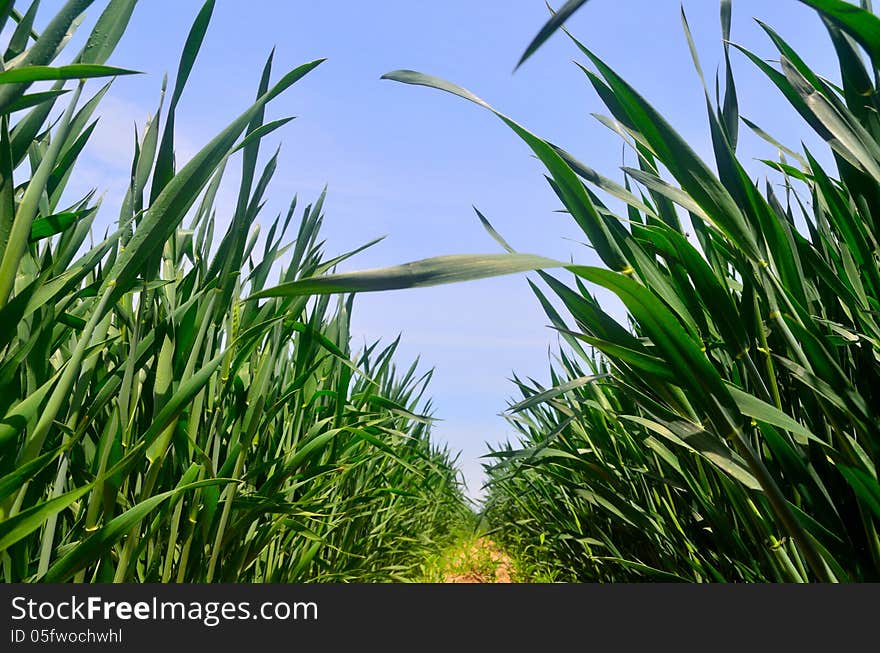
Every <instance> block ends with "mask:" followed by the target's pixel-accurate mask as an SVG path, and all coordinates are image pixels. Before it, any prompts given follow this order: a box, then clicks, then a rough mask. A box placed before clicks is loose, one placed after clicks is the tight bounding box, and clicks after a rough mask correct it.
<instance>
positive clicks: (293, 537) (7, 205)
mask: <svg viewBox="0 0 880 653" xmlns="http://www.w3.org/2000/svg"><path fill="white" fill-rule="evenodd" d="M12 4H13V3H12V2H4V3H2V6H3V10H2V14H0V27H2V26H3V25H4V24H8V25H11V27H10V28H9V31H8V33H9V34H10V37H9V42H8V45H7V48H6V50H5V54H3V69H4V71H3V72H0V416H2V419H0V574H2V578H3V580H4V581H6V582H11V581H23V580H24V581H66V580H76V581H86V582H90V581H117V582H118V581H153V582H156V581H162V582H168V581H178V582H193V581H207V582H211V581H227V582H233V581H272V582H288V581H348V580H360V581H364V580H388V579H394V578H413V577H415V576H416V575H417V574H419V573H420V566H421V564H422V563H423V561H424V560H425V558H426V556H427V554H429V553H432V552H433V551H434V550H435V549H436V548H437V546H439V545H440V544H443V543H444V542H446V540H447V538H448V533H449V524H450V521H451V520H454V519H456V517H457V516H460V515H462V514H463V511H465V510H466V508H465V507H464V500H463V497H462V494H461V489H460V486H459V482H458V478H457V472H456V471H455V468H454V466H453V460H452V459H451V457H450V455H449V454H448V453H447V452H446V450H444V449H440V448H438V447H436V446H435V445H434V444H432V442H431V440H430V437H429V436H430V419H429V417H427V416H426V415H425V414H424V413H427V412H430V404H429V402H427V401H426V400H425V399H424V398H423V394H424V392H425V388H426V384H427V383H428V380H429V378H430V373H428V374H422V373H420V372H419V371H418V369H417V366H416V365H412V366H410V367H408V368H404V369H402V370H401V369H398V368H397V366H396V364H395V362H394V356H395V350H396V343H394V344H391V345H390V346H387V347H384V348H383V347H382V346H380V345H379V344H378V343H377V344H373V345H372V346H370V347H367V348H366V350H364V351H362V352H360V353H353V352H351V351H350V350H349V331H348V329H349V317H350V313H351V310H352V304H353V299H352V296H350V295H348V296H342V297H340V298H339V300H338V301H336V300H333V301H331V300H330V299H329V298H327V297H323V298H317V299H310V298H308V297H290V298H270V299H258V298H257V297H255V295H256V293H258V292H260V291H262V290H265V289H266V288H267V286H268V285H270V280H273V279H276V278H277V279H278V280H279V281H280V282H281V283H285V282H290V281H294V280H296V279H299V278H301V277H309V276H313V275H320V274H322V273H323V272H326V271H328V270H331V269H332V268H334V267H335V265H336V264H337V263H339V262H340V261H341V260H343V259H344V258H346V257H347V256H349V254H346V255H344V256H341V257H337V258H333V259H326V258H325V257H324V255H323V242H322V241H320V240H319V229H320V226H321V221H322V201H323V197H320V198H318V200H317V201H316V202H315V203H314V204H312V205H309V206H308V207H306V208H305V209H303V210H300V209H297V203H296V199H295V198H294V200H293V202H291V204H290V209H289V211H288V212H287V213H286V215H282V216H278V217H277V218H275V219H274V220H271V221H270V222H269V228H268V231H267V232H266V235H265V238H264V239H263V240H262V242H261V241H260V239H259V238H258V234H259V230H258V227H257V225H256V223H255V220H256V219H257V217H258V216H259V215H260V213H261V209H262V208H263V203H264V200H265V196H266V192H267V189H268V187H269V184H270V181H271V179H272V176H273V173H274V172H275V168H276V156H277V153H276V156H270V157H268V158H266V157H261V156H260V151H259V150H260V142H261V139H263V138H264V137H265V136H267V135H268V134H270V133H272V132H273V131H275V130H276V129H278V128H280V127H282V126H283V125H284V123H286V122H287V119H282V120H275V121H270V122H267V121H266V120H265V110H266V105H267V104H268V103H269V102H270V101H271V100H272V99H273V98H274V97H276V96H277V95H279V94H280V93H282V92H284V91H286V90H287V89H288V88H289V87H290V86H291V85H292V84H293V83H294V82H296V81H297V80H299V79H300V78H301V77H303V76H304V75H306V74H307V73H309V72H310V71H311V70H312V69H313V68H315V67H316V66H317V65H318V64H319V63H320V61H313V62H311V63H307V64H304V65H303V66H300V67H298V68H296V69H294V70H293V71H290V72H289V73H287V74H285V75H284V76H282V77H281V78H280V80H279V81H277V82H275V83H274V84H272V83H271V82H270V78H271V77H272V58H271V57H270V58H269V60H268V61H267V62H266V66H265V68H264V70H263V73H262V76H261V78H260V81H259V87H258V89H257V93H256V100H255V102H254V104H253V105H252V106H251V107H249V108H247V109H246V110H245V111H244V112H243V113H242V114H241V115H240V116H239V117H237V118H236V119H235V120H234V121H233V122H232V123H231V124H230V125H229V127H227V128H226V129H225V130H224V131H222V132H221V133H220V134H218V135H217V137H216V138H214V139H213V140H212V141H211V142H210V143H208V144H207V145H205V146H204V148H203V149H202V150H201V151H199V152H198V154H196V155H195V156H194V157H193V159H192V160H191V161H189V162H187V163H186V165H184V166H182V167H179V168H178V167H177V166H176V164H175V156H174V149H175V148H174V119H175V111H176V108H177V104H178V101H179V99H180V97H181V93H182V92H183V89H184V86H185V85H186V83H187V79H188V77H189V75H190V72H191V70H192V69H193V65H194V62H195V59H196V55H197V53H198V51H199V48H200V45H201V43H202V39H203V37H204V35H205V31H206V29H207V26H208V23H209V20H210V17H211V14H212V11H213V6H214V3H213V0H209V1H208V2H207V3H206V4H205V5H204V7H203V8H202V9H201V11H200V12H199V14H198V16H197V17H196V20H195V22H194V24H193V27H192V30H191V32H190V34H189V37H188V39H187V42H186V45H185V47H184V51H183V55H182V57H181V61H180V67H179V70H178V73H177V77H176V80H175V82H174V86H173V90H172V92H171V94H170V101H168V98H165V89H164V88H163V92H162V96H163V98H162V99H160V101H159V108H158V110H157V111H156V113H155V116H154V117H153V118H151V119H150V120H148V121H147V123H146V124H145V125H144V126H143V128H142V129H140V130H139V134H138V138H137V142H136V144H135V148H134V158H133V160H132V164H131V177H130V182H129V186H128V188H127V190H125V198H124V201H123V202H122V204H121V206H115V207H108V206H104V207H103V208H101V207H100V199H98V198H97V196H96V193H94V192H92V193H89V194H87V195H86V196H85V197H81V198H78V199H76V200H75V201H72V200H70V199H68V198H67V195H68V194H69V193H66V192H65V191H66V187H67V185H68V182H69V181H70V180H71V179H72V178H75V175H77V169H76V167H75V164H76V162H77V159H78V157H80V154H81V153H82V151H83V149H84V148H85V147H86V145H87V143H88V141H89V138H90V136H91V135H92V133H93V131H94V130H96V129H97V130H100V129H101V126H100V124H97V119H96V117H97V116H99V114H100V103H101V99H102V98H103V97H104V95H105V93H106V92H107V90H108V86H109V85H107V86H103V87H100V88H99V89H98V90H96V91H95V90H94V89H92V92H91V94H90V95H89V94H88V93H89V92H88V91H87V89H90V88H91V87H90V86H88V85H87V84H86V81H85V80H86V78H94V77H110V76H117V75H121V74H124V73H126V72H127V71H124V70H120V69H116V68H110V67H107V66H105V62H106V61H107V60H108V58H109V57H110V55H111V53H112V52H113V50H114V48H115V46H116V44H117V42H118V40H119V39H120V38H121V36H122V34H123V32H124V31H125V29H126V27H127V25H128V23H129V18H130V16H131V14H132V10H133V8H134V5H135V0H111V1H110V2H109V3H108V4H107V5H106V7H105V9H104V11H103V13H102V14H101V16H100V18H99V19H98V21H97V23H96V24H95V25H94V28H93V29H92V32H91V34H90V36H89V38H88V40H87V42H86V45H85V47H84V48H83V49H82V51H81V52H79V54H77V55H76V56H75V57H74V58H73V59H72V60H71V62H70V63H69V64H67V65H64V66H59V67H50V64H53V62H54V61H55V60H56V59H58V58H59V56H60V55H61V53H62V52H63V51H64V46H65V45H66V44H67V42H68V40H69V39H70V37H71V35H72V33H73V31H74V30H75V29H76V28H77V26H78V25H79V24H80V21H81V19H82V16H81V14H82V12H83V11H84V10H85V9H86V8H87V7H88V6H89V5H90V4H92V3H91V2H90V1H88V0H70V1H69V2H67V3H66V4H65V5H64V6H63V8H62V9H61V10H60V12H59V13H58V14H57V15H56V16H55V17H54V18H52V19H51V20H50V21H49V22H48V24H47V25H46V26H45V28H44V29H43V30H42V31H41V32H40V33H39V34H38V33H36V32H35V31H34V29H33V25H34V17H35V13H36V10H37V6H38V2H34V3H33V4H32V5H31V6H30V7H29V9H28V10H27V11H26V12H25V13H24V14H23V15H22V14H18V13H17V12H15V11H14V10H13V9H12ZM45 80H49V81H51V82H54V83H53V84H52V85H51V87H47V88H46V89H45V90H35V88H41V87H40V86H37V87H34V86H33V83H34V82H39V81H45ZM67 80H70V84H69V85H68V81H67ZM123 80H124V78H123ZM123 80H118V81H117V83H122V81H123ZM68 86H69V87H68ZM163 100H164V101H163ZM56 106H58V107H59V108H60V111H56V110H55V109H56ZM263 159H265V160H263ZM234 164H239V165H240V166H241V173H240V178H239V179H238V180H237V181H238V195H237V201H236V203H235V205H234V210H233V211H232V215H231V218H230V219H229V220H226V219H225V217H222V218H221V217H218V213H217V212H218V208H219V207H218V206H217V204H216V199H217V193H218V188H220V186H221V183H223V179H224V174H225V173H226V171H227V168H228V167H230V166H232V165H234ZM121 190H123V189H121ZM99 208H101V215H102V216H103V215H106V213H107V211H112V214H113V215H114V216H117V217H116V218H115V223H116V224H115V226H113V227H111V229H110V232H109V233H108V234H107V235H106V236H105V237H102V236H101V235H100V233H99V231H103V229H100V230H99V229H97V228H94V223H95V221H96V216H97V215H98V211H99ZM221 215H222V212H221ZM98 219H99V220H100V218H98ZM105 223H106V221H105ZM291 228H292V230H293V231H294V232H295V236H294V237H293V238H292V240H291V241H290V242H285V239H286V238H287V232H288V231H289V229H291Z"/></svg>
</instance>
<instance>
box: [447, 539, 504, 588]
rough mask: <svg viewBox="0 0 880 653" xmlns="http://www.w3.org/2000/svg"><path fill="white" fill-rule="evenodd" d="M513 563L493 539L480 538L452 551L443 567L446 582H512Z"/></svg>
mask: <svg viewBox="0 0 880 653" xmlns="http://www.w3.org/2000/svg"><path fill="white" fill-rule="evenodd" d="M511 572H512V563H511V560H510V557H509V556H508V555H507V554H506V553H504V551H502V550H501V549H500V548H499V547H498V546H497V545H496V544H495V543H494V542H493V541H492V540H489V539H486V538H482V537H481V538H478V539H476V540H472V541H470V542H466V543H465V544H464V545H463V546H462V547H461V548H460V549H458V550H455V551H453V552H452V553H451V555H450V557H449V559H448V560H447V561H446V564H445V565H444V568H443V582H444V583H511V582H513V581H512V579H511Z"/></svg>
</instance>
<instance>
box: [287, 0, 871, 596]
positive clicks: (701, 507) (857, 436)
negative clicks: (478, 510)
mask: <svg viewBox="0 0 880 653" xmlns="http://www.w3.org/2000/svg"><path fill="white" fill-rule="evenodd" d="M802 1H803V2H804V3H805V4H807V5H809V6H811V7H813V8H815V9H816V10H817V12H818V16H819V17H820V18H821V20H822V21H823V22H824V24H825V26H826V27H827V29H828V33H829V35H830V38H831V40H832V42H833V44H834V47H835V49H836V52H837V57H838V62H839V65H840V81H839V82H838V83H834V82H831V81H828V80H827V79H826V78H824V77H822V76H820V75H819V74H817V73H816V72H815V71H813V70H812V69H811V68H810V67H809V65H808V63H807V61H806V60H805V59H804V58H803V57H801V56H800V55H799V54H798V53H797V52H795V51H794V50H793V49H792V48H791V46H790V45H789V44H788V43H787V42H786V41H785V40H784V39H783V37H782V36H781V35H780V34H779V33H777V32H776V31H774V30H773V29H771V28H770V27H768V26H764V25H762V27H764V30H765V31H766V33H767V35H768V37H769V39H770V42H771V43H772V45H773V46H774V47H775V48H776V49H777V50H778V59H779V63H778V65H773V64H770V63H767V62H766V61H765V60H764V59H763V58H760V57H758V56H757V55H755V54H754V53H752V52H751V51H750V50H749V49H747V48H745V47H743V46H740V45H736V44H734V43H732V42H731V40H730V36H731V35H730V16H731V2H730V0H723V1H722V2H721V22H722V33H723V37H724V44H723V54H724V62H725V66H724V70H723V75H722V78H721V80H719V82H717V83H716V84H714V85H713V84H709V83H708V82H704V87H705V89H706V93H705V99H706V107H707V113H708V118H709V125H710V130H711V139H712V145H713V150H714V159H715V160H714V162H713V164H711V165H710V164H708V163H706V162H704V161H702V160H701V159H700V158H699V157H698V156H697V155H696V154H695V153H694V151H693V150H692V149H691V148H690V147H689V145H688V144H687V142H686V141H685V140H684V139H683V138H682V137H681V136H680V135H679V134H678V133H677V132H676V131H675V130H674V128H673V127H672V126H671V125H670V123H669V122H667V120H666V119H665V118H664V117H663V116H661V115H660V114H659V113H658V112H657V111H656V110H655V109H654V108H653V107H652V106H651V105H650V104H649V103H648V101H647V100H645V99H644V98H643V97H642V96H641V95H639V94H638V92H637V91H636V90H635V89H633V88H632V87H631V86H630V85H629V84H628V83H627V82H626V81H625V80H623V79H622V78H621V77H620V76H618V75H617V74H616V73H615V72H614V70H613V69H612V68H611V67H610V66H609V65H608V64H606V63H605V61H604V60H602V59H601V58H599V56H597V55H596V54H595V53H593V52H592V51H591V50H590V49H588V48H587V47H586V46H585V45H584V44H582V43H580V42H579V41H577V40H576V39H574V37H571V38H572V41H573V43H574V44H575V46H576V48H577V49H578V51H579V52H580V54H581V55H583V57H584V62H585V63H584V64H579V65H580V67H581V69H582V70H583V73H584V75H585V80H586V82H587V83H588V84H590V85H591V86H592V87H593V88H594V89H595V90H596V92H597V94H598V95H599V97H600V99H601V100H602V101H603V103H604V104H605V106H606V108H607V110H608V112H609V114H610V116H608V117H602V118H601V121H602V122H603V123H604V124H606V125H607V126H609V127H610V128H612V129H614V130H615V131H616V132H617V133H618V134H619V135H620V137H621V138H622V140H623V142H624V143H625V145H626V147H627V148H628V149H629V151H631V152H632V155H633V160H634V161H637V163H636V164H635V165H634V166H632V167H626V168H623V170H622V172H623V175H624V176H623V180H622V182H616V181H614V180H612V179H611V178H609V177H606V176H604V175H602V174H601V173H599V172H597V171H595V170H593V169H591V168H590V167H589V166H588V165H587V164H584V163H582V162H580V161H579V160H577V159H576V158H575V156H573V155H572V154H570V153H568V152H567V151H565V150H564V149H563V148H562V147H560V146H558V145H556V144H553V143H550V142H548V141H546V140H544V139H542V138H540V137H539V136H536V135H535V134H533V133H532V132H530V131H528V130H527V129H526V128H525V127H523V126H522V125H520V124H518V123H517V122H515V121H514V120H513V119H511V118H509V117H507V116H505V115H503V114H502V113H500V112H498V111H496V110H495V109H493V108H492V107H490V106H489V105H488V104H487V103H486V102H485V101H483V100H482V99H480V98H479V97H477V96H476V95H474V94H473V93H471V92H469V91H467V90H465V89H463V88H461V87H458V86H455V85H454V84H451V83H449V82H446V81H443V80H440V79H437V78H435V77H430V76H428V75H424V74H421V73H417V72H413V71H406V70H403V71H395V72H393V73H388V74H387V75H385V77H386V78H388V79H392V80H396V81H399V82H403V83H408V84H416V85H422V86H428V87H431V88H435V89H439V90H443V91H446V92H449V93H453V94H455V95H458V96H460V97H462V98H464V99H467V100H469V101H471V102H474V103H476V104H478V105H480V106H482V107H483V108H485V109H488V110H490V111H492V112H494V113H495V114H496V115H497V116H498V117H499V118H500V119H501V120H502V121H503V122H504V123H506V124H507V125H508V126H509V127H510V128H511V129H512V130H513V131H514V132H515V133H516V134H517V135H518V136H519V137H520V138H521V139H522V140H523V141H524V142H525V143H526V144H527V145H528V146H529V148H530V149H531V151H532V152H533V153H534V154H535V155H536V156H537V158H538V159H539V160H540V161H541V162H542V163H543V165H544V166H545V167H546V170H547V173H548V180H549V182H550V185H551V186H552V188H553V190H554V191H555V192H556V194H557V196H558V197H559V200H560V201H561V203H562V205H563V207H564V210H565V211H566V212H567V213H569V214H570V216H571V218H572V219H573V220H574V221H575V222H576V223H577V225H578V226H579V227H580V228H581V229H582V230H583V232H584V235H585V237H586V238H587V240H588V241H589V243H590V245H591V246H592V248H593V249H594V250H595V252H596V254H597V255H598V257H599V258H600V259H601V261H602V264H603V265H602V266H601V267H599V266H587V265H574V264H569V265H564V264H562V263H553V262H547V261H543V262H542V261H541V260H536V259H534V258H532V257H529V256H527V255H522V254H517V253H515V252H513V251H512V249H511V248H510V246H509V245H508V244H507V243H506V242H505V241H504V240H503V239H501V238H500V236H498V234H497V232H495V230H494V229H492V228H491V227H489V225H488V222H486V221H485V219H483V220H484V223H485V224H486V225H487V227H489V231H490V233H491V234H492V235H493V236H495V237H496V239H497V240H498V241H499V243H500V244H501V245H502V246H503V247H505V248H506V249H507V250H508V252H509V253H508V254H506V255H505V254H500V255H491V256H487V257H485V258H480V257H468V258H467V259H465V260H460V259H448V258H442V257H441V258H439V259H429V260H427V261H419V262H416V263H415V264H414V265H413V266H410V267H406V266H404V267H398V268H391V269H389V270H384V271H366V272H364V273H362V274H357V273H349V274H346V275H339V276H333V275H330V276H329V277H328V276H324V277H322V278H318V279H312V280H309V279H307V280H303V281H302V282H297V283H294V284H289V285H288V286H286V287H285V288H283V289H282V290H283V291H284V292H285V293H286V296H295V295H296V293H297V292H315V291H320V292H325V291H329V292H338V291H341V290H348V289H358V290H369V289H389V288H395V287H406V286H410V285H425V284H428V283H435V282H436V283H439V282H447V281H450V280H461V279H465V278H477V277H479V276H486V275H489V274H496V273H505V272H511V271H515V270H520V271H521V270H524V269H528V267H529V266H534V267H535V268H549V267H550V266H555V267H564V268H566V270H567V272H568V273H569V274H570V276H569V277H567V278H566V277H562V276H560V275H558V274H557V275H555V276H553V275H551V274H549V273H547V272H540V273H539V274H540V277H541V280H542V282H543V283H542V285H540V286H539V285H537V284H533V289H534V291H535V293H536V295H537V298H538V300H539V301H540V302H541V303H542V305H543V306H544V308H545V309H546V312H547V315H548V317H549V318H550V320H551V322H552V324H553V326H554V327H555V328H556V329H557V330H558V332H559V333H560V335H561V337H562V338H564V340H565V342H566V343H567V346H566V347H565V349H564V350H563V351H562V352H561V353H560V355H559V362H558V364H557V365H556V366H555V367H554V370H553V382H554V383H553V386H552V387H550V388H543V387H539V386H536V385H535V384H533V383H531V382H529V383H525V382H522V381H519V380H518V381H517V384H518V387H519V391H520V394H521V398H520V400H518V401H517V402H516V403H514V404H513V405H512V406H511V408H510V413H509V416H510V420H511V423H512V424H514V425H515V427H516V428H517V429H518V431H519V433H520V442H518V443H515V444H508V445H505V446H500V447H498V448H497V450H495V451H493V452H491V454H490V455H491V456H492V457H494V458H495V459H496V463H495V464H492V465H490V466H489V470H488V471H489V493H490V494H489V497H490V498H489V502H488V505H487V508H486V515H487V517H488V518H489V519H490V521H491V522H492V524H493V526H494V529H495V533H496V534H495V535H494V537H497V538H498V539H499V540H500V541H502V542H504V543H506V544H508V545H509V546H513V547H516V549H517V550H518V551H519V552H522V553H523V554H524V556H525V558H526V559H527V560H528V561H529V562H531V563H534V565H535V566H536V567H537V568H538V569H542V570H543V571H544V572H546V573H547V574H548V575H552V576H554V577H558V578H561V579H570V580H571V579H574V580H633V579H652V578H653V579H660V580H687V581H786V582H804V581H826V582H833V581H858V580H878V579H880V536H878V527H880V483H878V473H877V466H878V463H880V427H878V425H880V412H878V407H880V396H878V388H880V326H878V325H880V320H878V312H880V265H878V263H880V258H878V256H880V248H878V241H880V121H878V118H877V115H878V110H880V99H878V97H880V96H878V90H877V89H878V87H877V84H878V82H877V80H878V78H880V37H878V35H880V19H878V18H877V17H876V16H875V15H874V14H873V13H871V10H870V3H868V2H862V3H861V6H860V7H859V6H856V5H853V4H850V3H848V2H843V1H842V0H802ZM584 4H585V0H570V1H569V2H567V3H566V4H565V5H564V6H563V8H562V9H561V10H560V12H559V13H558V14H556V15H555V16H554V17H553V18H551V20H550V22H549V23H548V25H547V26H545V28H544V29H543V30H542V31H541V32H539V34H538V36H537V37H536V39H535V41H534V42H533V43H532V45H531V46H530V47H529V49H528V50H527V51H526V54H525V55H524V57H523V60H525V59H526V58H527V57H528V56H529V55H530V54H531V52H533V51H534V49H535V48H537V47H539V46H540V44H541V43H542V42H543V41H544V40H546V38H547V37H549V36H550V34H551V33H552V32H553V31H554V30H556V29H557V28H559V27H560V26H561V24H562V22H563V21H564V19H565V18H566V17H567V16H568V15H570V14H571V13H572V12H573V11H575V10H576V9H578V8H579V7H580V6H582V5H584ZM682 18H683V25H684V29H685V35H686V38H687V39H688V41H689V43H690V45H691V51H692V53H693V54H694V63H695V66H696V69H697V72H698V74H699V75H700V76H701V77H702V72H701V66H700V62H699V61H698V59H697V56H696V49H695V48H694V47H693V42H692V41H691V36H690V32H689V29H688V26H687V21H686V19H685V17H684V14H682ZM734 57H739V58H741V60H742V61H743V63H744V64H748V65H754V66H757V67H758V68H759V69H760V70H761V71H762V72H763V73H764V74H766V75H767V77H768V78H769V79H770V80H771V81H772V82H773V84H774V85H775V86H776V88H777V89H778V90H779V92H781V93H782V94H783V95H784V96H785V98H786V99H787V100H788V101H789V102H790V103H791V105H792V106H793V107H794V108H795V109H796V110H797V112H798V113H799V114H800V116H801V117H802V118H803V120H804V122H805V123H806V125H807V126H808V127H809V128H810V129H812V130H813V131H814V132H816V134H818V135H819V137H820V138H821V139H822V140H824V141H825V143H827V145H828V147H829V148H830V150H831V154H832V156H833V160H834V164H835V165H834V167H835V169H834V170H831V169H828V168H827V167H825V166H822V165H820V164H819V162H818V161H817V158H816V157H815V155H814V153H813V152H811V151H810V150H809V149H808V148H806V147H802V148H801V150H800V151H796V150H794V149H791V148H788V147H786V146H784V145H782V144H781V143H778V142H777V141H775V140H774V139H773V138H772V137H771V136H769V135H768V134H766V133H765V132H763V131H762V130H761V129H760V128H759V127H758V126H757V125H756V124H755V123H754V122H751V121H749V120H747V119H746V118H741V117H740V108H739V103H738V101H737V93H736V85H735V81H734V77H733V74H732V71H731V61H732V59H733V58H734ZM743 126H745V127H747V128H750V129H752V130H753V131H755V133H757V134H758V135H759V136H761V137H762V138H764V139H766V140H767V141H768V142H769V143H770V144H771V146H772V147H773V149H774V151H776V152H777V153H778V156H777V157H776V158H768V159H767V160H766V161H765V163H766V165H767V172H768V176H770V177H771V178H773V179H779V180H780V181H781V187H782V190H781V191H778V190H777V189H776V188H774V186H773V185H772V184H771V183H770V181H767V182H766V183H758V182H756V181H753V180H752V179H751V178H750V176H749V174H748V173H747V172H746V169H745V167H744V166H743V164H742V163H741V161H740V160H739V159H738V158H737V154H736V149H737V141H738V136H739V132H740V129H741V128H742V127H743ZM611 199H613V200H614V202H612V201H611ZM615 205H622V206H623V207H624V208H623V210H622V211H619V210H616V209H614V208H613V206H615ZM481 218H482V216H481ZM688 234H693V236H694V237H689V236H688ZM590 285H593V286H599V287H603V288H605V289H608V290H610V291H612V292H613V293H615V294H616V295H617V296H618V297H619V298H620V299H621V300H622V302H623V304H624V306H625V308H626V311H627V319H626V322H625V323H620V322H619V321H618V320H616V319H615V318H614V317H613V316H612V315H610V314H609V313H608V312H606V310H604V309H603V307H602V306H601V305H600V304H599V302H598V301H597V300H596V299H595V297H594V296H593V295H592V294H591V291H590ZM551 298H552V299H551ZM557 307H559V308H557Z"/></svg>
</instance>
